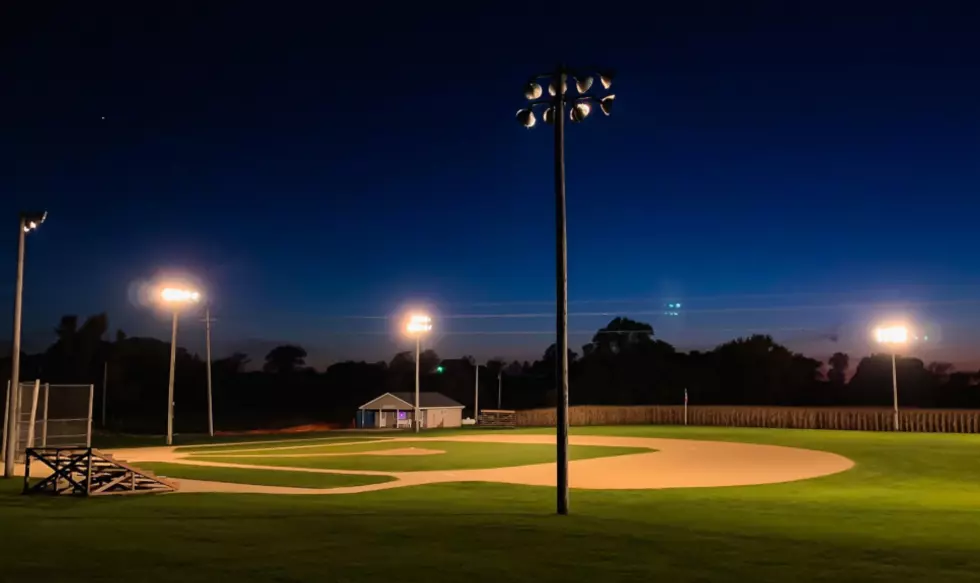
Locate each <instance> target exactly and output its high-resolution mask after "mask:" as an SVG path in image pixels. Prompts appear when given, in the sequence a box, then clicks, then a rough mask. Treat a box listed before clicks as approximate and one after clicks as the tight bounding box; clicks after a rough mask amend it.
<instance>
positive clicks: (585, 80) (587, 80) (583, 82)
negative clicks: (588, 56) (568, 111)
mask: <svg viewBox="0 0 980 583" xmlns="http://www.w3.org/2000/svg"><path fill="white" fill-rule="evenodd" d="M591 88H592V77H582V78H581V79H576V80H575V89H577V90H578V92H579V93H585V92H587V91H588V90H589V89H591Z"/></svg>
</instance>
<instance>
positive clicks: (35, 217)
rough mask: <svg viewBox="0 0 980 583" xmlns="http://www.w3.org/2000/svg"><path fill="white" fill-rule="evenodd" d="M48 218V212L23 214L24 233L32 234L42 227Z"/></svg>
mask: <svg viewBox="0 0 980 583" xmlns="http://www.w3.org/2000/svg"><path fill="white" fill-rule="evenodd" d="M47 218H48V213H47V211H44V212H37V213H23V214H22V215H21V219H22V220H23V221H24V232H25V233H30V232H31V231H33V230H34V229H37V228H38V227H40V226H41V223H43V222H44V220H45V219H47Z"/></svg>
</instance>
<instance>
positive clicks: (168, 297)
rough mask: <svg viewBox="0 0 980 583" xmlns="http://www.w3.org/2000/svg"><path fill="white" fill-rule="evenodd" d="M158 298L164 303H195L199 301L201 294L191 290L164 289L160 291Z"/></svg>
mask: <svg viewBox="0 0 980 583" xmlns="http://www.w3.org/2000/svg"><path fill="white" fill-rule="evenodd" d="M160 298H161V299H162V300H163V301H165V302H184V303H196V302H198V301H200V299H201V294H200V292H198V291H195V290H191V289H179V288H175V287H165V288H163V290H161V291H160Z"/></svg>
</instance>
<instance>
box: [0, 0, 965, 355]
mask: <svg viewBox="0 0 980 583" xmlns="http://www.w3.org/2000/svg"><path fill="white" fill-rule="evenodd" d="M28 4H33V3H28ZM178 4H182V3H178ZM186 4H187V5H188V6H190V5H192V3H186ZM193 4H208V5H209V6H208V7H197V8H194V9H176V8H173V7H172V6H169V5H166V4H156V9H155V10H152V11H151V10H150V9H149V8H148V7H142V8H135V9H134V8H128V9H123V8H121V7H123V6H125V5H123V4H119V5H118V6H113V7H112V8H97V7H94V6H93V5H92V4H91V3H78V2H73V3H65V6H63V7H62V8H61V9H58V10H55V9H52V8H48V9H46V10H44V11H43V12H42V11H38V12H35V13H28V12H18V11H17V10H24V9H23V8H20V9H17V10H14V9H13V8H11V7H6V6H5V7H4V8H3V15H2V17H0V21H3V24H2V25H0V26H2V27H3V31H2V34H0V43H2V46H0V75H2V77H0V81H2V91H0V116H2V118H0V119H2V131H0V153H2V156H0V193H2V194H0V217H6V218H4V219H3V224H6V225H7V227H4V228H3V229H2V232H0V249H3V250H4V251H3V254H2V256H3V257H4V258H6V259H4V262H5V263H4V267H3V269H2V271H0V283H2V284H3V285H2V289H0V303H2V306H5V307H3V309H2V310H0V330H3V331H7V330H9V329H10V314H11V311H12V310H11V309H10V305H11V304H12V298H13V285H12V282H13V275H14V258H15V248H16V244H15V237H16V222H17V213H18V211H19V210H21V209H34V208H38V209H47V210H48V211H49V212H50V218H49V221H48V222H47V223H45V224H44V225H43V227H42V228H41V229H40V230H39V231H38V232H36V233H33V234H31V236H30V237H29V241H28V257H27V269H26V286H25V311H24V339H25V343H26V346H25V347H26V348H27V349H29V350H37V349H40V348H43V347H44V346H45V345H47V344H48V343H49V342H50V341H51V340H52V338H53V334H52V329H53V327H54V326H55V325H56V324H57V321H58V318H59V317H60V315H61V314H65V313H77V314H79V315H80V316H85V315H89V314H92V313H97V312H100V311H107V312H108V313H109V316H110V322H111V326H112V328H113V329H115V328H122V329H124V330H125V331H126V332H127V333H128V334H130V335H154V336H158V337H166V335H167V333H168V331H169V323H168V322H167V321H166V319H165V318H163V317H161V316H160V315H158V314H155V313H154V312H153V310H150V309H148V308H146V307H143V306H140V305H139V304H138V302H135V301H134V294H133V289H134V288H135V287H137V286H138V285H139V282H140V281H146V280H148V279H150V278H152V277H154V276H155V275H156V274H157V273H159V272H161V271H167V272H171V273H177V272H179V273H186V274H190V275H193V276H196V277H199V278H200V280H201V281H202V283H203V285H204V286H205V289H206V290H207V292H208V295H209V296H210V297H211V298H212V300H213V303H214V315H215V317H216V318H218V323H217V324H216V326H215V346H216V352H217V353H218V355H219V356H220V355H221V354H225V353H228V352H230V351H232V350H245V351H246V352H251V356H252V358H253V360H260V359H261V357H262V355H263V354H264V352H265V351H266V350H268V349H269V348H270V347H271V346H274V345H275V344H276V343H279V342H282V341H293V342H297V343H300V344H302V345H304V346H306V347H307V348H308V349H309V351H310V353H311V359H310V361H311V362H312V363H313V364H323V363H326V362H329V361H333V360H337V359H346V358H358V359H360V358H367V359H380V358H385V359H387V358H390V356H391V354H393V352H394V351H395V350H396V349H398V348H399V346H403V345H404V343H403V342H402V343H400V342H399V340H398V339H397V338H396V337H394V336H393V335H392V334H391V332H390V328H391V327H392V326H391V325H390V322H389V320H387V319H386V316H389V315H391V314H395V313H397V312H398V310H399V309H401V308H402V307H404V306H405V305H407V304H408V303H411V302H427V303H429V304H431V305H433V306H435V308H436V309H437V314H438V316H439V317H438V318H437V321H436V326H437V328H438V333H437V334H435V335H434V336H433V338H432V339H431V344H432V345H433V346H434V348H435V349H436V350H437V351H439V352H440V354H442V355H443V356H445V357H452V356H458V355H461V354H465V353H469V354H475V355H476V356H477V357H478V358H480V359H484V358H488V357H492V356H496V355H501V356H505V357H508V358H521V359H525V358H534V357H536V356H538V355H540V354H541V353H542V352H543V351H544V349H545V347H546V346H547V345H548V344H549V343H551V342H552V341H553V339H552V337H551V335H550V333H551V332H550V331H552V330H553V329H554V322H553V316H551V314H552V310H553V300H554V286H553V278H554V243H553V237H554V211H553V208H554V207H553V200H554V199H553V190H552V188H553V184H552V166H551V164H552V154H551V152H552V149H551V148H552V136H551V134H550V132H549V131H548V130H549V129H550V128H548V127H547V126H543V125H541V126H539V127H536V128H534V129H533V130H530V131H528V130H525V129H524V128H522V127H521V126H520V125H519V124H517V122H516V120H515V117H514V115H515V112H516V111H517V109H518V108H520V107H521V106H522V105H523V103H525V101H524V99H523V97H522V93H521V90H522V85H523V84H524V82H525V81H526V80H527V78H528V77H529V76H530V75H531V74H534V73H544V72H547V71H548V70H549V69H551V68H552V67H554V65H555V63H557V62H558V61H559V60H564V61H565V62H567V63H569V64H572V65H586V66H589V65H593V64H596V65H602V66H609V67H614V68H615V69H616V71H617V77H616V82H615V84H614V86H613V90H614V92H615V93H616V95H617V101H616V109H615V111H614V113H613V115H612V116H610V117H608V118H607V117H603V116H602V115H601V114H600V115H597V116H593V117H592V118H589V119H588V120H587V121H586V123H584V124H581V125H575V126H571V125H570V126H569V127H568V131H567V147H566V148H567V155H566V163H567V179H568V189H567V191H568V235H569V293H570V301H571V305H570V311H571V312H572V314H573V315H572V317H571V323H570V328H571V330H572V332H573V333H574V334H573V335H572V338H571V344H572V346H573V347H576V349H577V347H579V346H580V345H581V344H582V343H584V342H586V341H587V340H588V338H589V336H590V334H591V332H592V331H594V330H595V329H596V328H598V327H599V326H601V325H602V324H604V323H605V322H606V321H608V320H609V319H610V317H611V315H615V314H623V315H632V316H635V317H636V318H638V319H641V320H644V321H648V322H651V323H652V324H653V325H654V328H655V329H656V330H657V335H658V336H659V337H662V338H663V339H665V340H667V341H670V342H673V343H675V344H676V345H677V346H679V347H680V348H684V349H688V348H707V347H710V346H712V345H714V344H716V343H718V342H721V341H724V340H726V339H729V338H732V337H735V336H738V335H745V334H748V333H751V332H766V333H771V334H773V335H774V336H775V337H776V338H777V340H781V341H784V342H786V343H788V344H789V345H790V346H791V347H793V348H795V349H798V350H805V351H807V352H808V353H810V354H812V355H813V356H816V357H821V358H825V357H826V356H827V355H829V354H830V353H831V352H833V351H835V350H847V351H850V352H851V353H852V355H853V354H855V353H865V352H867V350H868V346H867V342H866V333H865V331H866V329H867V326H868V325H869V323H871V322H872V321H874V319H875V318H879V317H884V316H890V315H892V314H906V315H910V316H914V317H915V318H916V321H917V322H919V323H921V324H922V325H923V326H925V327H927V328H928V329H929V330H930V331H931V333H932V338H931V340H930V345H929V347H920V348H919V349H918V350H919V352H921V353H922V354H924V355H925V356H924V357H927V358H929V359H937V358H942V359H945V360H952V361H954V362H968V361H976V360H977V359H976V358H974V356H975V353H976V351H975V350H972V347H976V346H977V343H978V341H980V274H978V273H977V266H978V259H977V254H978V246H980V245H978V243H980V240H978V237H977V230H976V224H977V217H978V216H980V214H978V211H980V197H978V193H980V34H978V33H977V31H978V30H980V5H978V4H977V3H976V2H969V1H964V2H944V1H937V2H929V3H925V2H888V3H885V2H847V3H843V2H840V3H838V2H819V3H818V2H722V1H718V2H696V1H685V2H671V3H647V4H649V6H648V7H647V8H646V9H640V8H637V9H635V11H632V12H628V11H624V10H622V9H620V8H619V6H620V5H619V4H616V3H598V4H585V3H582V4H581V8H582V10H583V12H581V13H577V12H576V11H575V10H574V9H575V8H576V7H577V6H578V5H577V4H575V3H569V4H566V5H563V6H565V10H564V11H563V14H562V15H561V17H560V18H559V21H558V22H557V23H554V24H551V23H552V22H554V20H553V19H548V18H546V13H545V12H544V10H542V5H538V6H537V7H536V8H531V9H529V8H526V7H522V8H519V6H521V5H519V4H514V5H513V6H508V5H507V4H506V3H494V9H493V10H492V11H491V10H485V11H478V10H477V9H476V8H469V7H468V8H462V7H459V6H460V5H470V4H473V5H476V4H479V3H439V4H432V5H431V7H428V8H426V7H424V3H423V4H403V3H402V4H400V3H376V4H373V5H372V4H371V3H363V7H360V8H357V7H351V6H349V4H350V3H342V4H348V6H345V7H343V8H338V7H337V6H335V4H336V3H330V10H329V11H328V10H326V9H325V8H320V9H316V8H315V7H314V6H315V3H313V4H310V3H303V4H296V5H295V7H294V8H290V7H289V6H290V5H289V3H286V2H273V3H269V2H262V3H254V4H253V3H248V2H242V3H234V4H228V5H226V6H225V7H224V8H218V7H217V6H218V3H203V2H199V3H193ZM353 4H355V5H356V4H359V3H353ZM148 5H149V3H147V6H148ZM212 5H213V7H212ZM453 5H455V6H456V7H455V8H450V6H453ZM642 5H643V3H637V4H636V6H637V7H640V6H642ZM804 5H805V7H804ZM231 6H233V8H230V7H231ZM323 6H326V4H324V5H323ZM587 6H588V7H590V8H589V9H588V11H585V8H586V7H587ZM299 7H303V9H302V10H301V9H299ZM607 7H614V8H616V10H615V11H614V12H612V13H609V14H606V13H603V11H602V9H603V8H607ZM912 7H918V8H915V9H913V8H912ZM35 9H36V8H35ZM597 113H598V112H597ZM103 118H104V119H103ZM668 301H669V302H682V309H681V311H680V315H679V316H676V317H674V316H664V315H663V314H662V311H663V304H664V302H668ZM473 316H478V317H473ZM505 316H506V317H505ZM198 317H199V316H188V317H186V318H185V322H186V325H185V326H183V327H182V328H181V339H180V343H181V344H182V345H185V346H187V347H188V348H190V349H192V350H199V349H200V347H201V345H202V341H203V326H202V325H201V324H200V323H199V322H198V321H197V320H198ZM975 331H976V332H975ZM7 334H9V332H3V336H2V337H3V338H4V340H6V338H7V336H6V335H7ZM832 335H837V338H838V342H836V343H834V342H832V341H831V340H830V339H829V338H830V337H831V336H832Z"/></svg>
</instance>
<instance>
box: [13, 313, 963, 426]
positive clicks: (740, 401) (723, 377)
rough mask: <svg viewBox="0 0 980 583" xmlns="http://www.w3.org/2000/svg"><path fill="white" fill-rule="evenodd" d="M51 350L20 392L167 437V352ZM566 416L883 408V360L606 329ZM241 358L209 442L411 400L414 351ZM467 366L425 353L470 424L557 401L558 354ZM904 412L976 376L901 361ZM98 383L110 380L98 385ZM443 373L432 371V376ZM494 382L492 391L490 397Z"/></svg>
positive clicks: (157, 345)
mask: <svg viewBox="0 0 980 583" xmlns="http://www.w3.org/2000/svg"><path fill="white" fill-rule="evenodd" d="M55 334H56V336H57V340H56V341H55V342H54V343H53V344H52V345H51V346H49V347H48V348H47V349H46V350H45V351H44V352H41V353H38V354H23V355H22V361H21V381H22V382H26V381H33V380H35V379H38V380H40V381H41V382H45V383H52V384H61V383H63V384H75V383H81V384H94V385H95V386H96V388H97V390H96V391H95V393H96V407H95V411H96V413H95V422H96V424H97V425H98V424H100V423H101V413H100V412H101V410H102V402H101V401H102V390H101V389H102V386H103V382H105V386H106V394H107V398H106V412H107V423H106V426H107V428H108V429H110V430H116V431H128V432H154V433H158V432H161V431H162V430H163V428H164V426H165V422H166V418H165V411H166V400H167V397H166V395H167V383H168V378H169V364H170V343H169V342H166V341H162V340H159V339H156V338H144V337H128V336H127V335H126V334H125V333H124V332H122V331H121V330H118V331H116V332H115V335H114V338H113V339H112V340H105V338H106V337H107V336H108V335H109V320H108V317H107V315H106V314H97V315H94V316H91V317H89V318H87V319H85V320H84V321H83V322H81V323H80V322H79V318H78V317H77V316H71V315H69V316H63V317H62V318H61V321H60V323H59V325H58V327H57V328H56V329H55ZM569 356H570V363H571V369H570V400H571V404H573V405H676V404H681V403H683V399H684V392H685V390H686V391H687V394H688V395H689V399H690V404H691V405H770V406H841V407H845V406H846V407H860V406H890V405H891V403H892V384H891V355H889V354H872V355H870V356H867V357H864V358H861V359H860V361H858V362H857V363H856V364H855V363H852V362H851V359H850V357H849V356H848V355H847V354H845V353H842V352H837V353H835V354H834V355H833V356H831V357H830V358H829V359H828V361H827V362H823V361H820V360H817V359H813V358H809V357H807V356H805V355H803V354H800V353H796V352H793V351H791V350H789V349H787V348H786V347H785V346H782V345H780V344H779V343H777V342H775V341H774V340H773V339H772V338H771V337H770V336H768V335H761V334H757V335H752V336H749V337H745V338H736V339H733V340H731V341H728V342H725V343H723V344H720V345H718V346H717V347H715V348H713V349H711V350H707V351H697V350H692V351H689V352H681V351H678V350H676V349H675V348H674V347H673V346H672V345H670V344H669V343H667V342H664V341H662V340H658V339H656V337H655V335H654V330H653V328H652V327H651V326H650V325H649V324H646V323H643V322H638V321H635V320H631V319H629V318H621V317H618V318H614V319H612V320H611V321H610V322H609V323H608V324H607V325H606V326H604V327H603V328H600V329H599V330H597V331H596V333H595V335H594V336H593V338H592V340H591V342H589V343H587V344H585V345H584V346H583V347H582V349H581V352H575V351H571V350H570V351H569ZM251 358H252V355H246V354H243V353H235V354H232V355H231V356H228V357H225V358H220V359H217V360H215V361H213V363H212V373H213V387H214V388H213V391H214V416H215V426H216V428H217V429H218V430H232V429H259V428H276V427H283V426H288V425H294V424H301V423H315V422H330V423H338V424H342V425H348V424H351V423H352V422H353V419H354V416H355V411H356V409H357V407H358V406H360V405H362V404H364V403H366V402H367V401H369V400H371V399H373V398H374V397H376V396H378V395H380V394H382V393H385V392H394V391H413V390H414V379H415V354H414V352H399V353H397V354H395V355H394V356H393V357H392V359H391V360H390V361H378V362H364V361H345V362H337V363H334V364H332V365H330V366H329V367H327V368H326V370H324V371H322V372H321V371H318V370H316V369H314V368H313V367H309V366H307V365H306V362H305V359H306V351H305V350H304V349H303V348H302V347H301V346H298V345H290V344H286V345H282V346H278V347H276V348H274V349H272V350H271V351H269V353H268V354H266V355H263V358H262V361H261V368H260V369H259V370H249V364H250V363H251V362H252V360H251ZM476 365H477V363H476V361H475V359H474V358H473V357H472V356H466V355H464V356H461V357H457V358H443V357H440V355H438V354H437V353H436V352H435V351H433V350H426V351H423V353H422V355H421V359H420V368H421V370H422V381H421V387H422V390H423V391H437V392H441V393H443V394H445V395H447V396H449V397H452V398H453V399H455V400H457V401H459V402H460V403H462V404H463V405H465V406H466V414H467V415H472V410H473V403H474V399H475V391H474V388H475V387H474V385H475V376H476V374H479V377H480V408H481V409H484V408H495V407H496V406H497V402H498V390H499V398H500V406H501V407H503V408H505V409H527V408H534V407H546V406H553V405H554V403H555V392H554V391H555V389H554V387H555V346H554V344H552V345H551V346H548V347H547V348H546V349H545V351H544V353H543V354H542V356H541V357H540V358H539V359H537V360H534V361H524V362H518V361H512V362H505V361H503V360H502V359H491V360H489V361H487V362H486V363H485V364H480V365H479V369H478V373H477V370H475V366H476ZM897 370H898V385H899V402H900V406H902V407H917V408H980V371H955V370H954V369H953V366H952V365H950V364H949V363H945V362H931V363H928V364H927V363H925V362H923V361H922V360H920V359H918V358H912V357H898V360H897ZM106 371H107V376H106ZM440 371H441V372H440ZM0 372H2V374H3V376H4V378H9V375H10V358H9V356H8V357H6V358H4V359H2V360H0ZM498 379H499V385H498ZM206 387H207V373H206V363H205V361H204V360H203V359H202V358H201V357H200V356H199V355H197V354H192V353H189V352H188V351H187V350H186V349H183V348H180V347H179V346H178V350H177V362H176V373H175V402H176V406H175V427H176V430H177V431H178V432H202V431H204V430H205V429H206V427H207V422H206V411H207V409H206V407H207V405H206V402H207V401H206Z"/></svg>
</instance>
